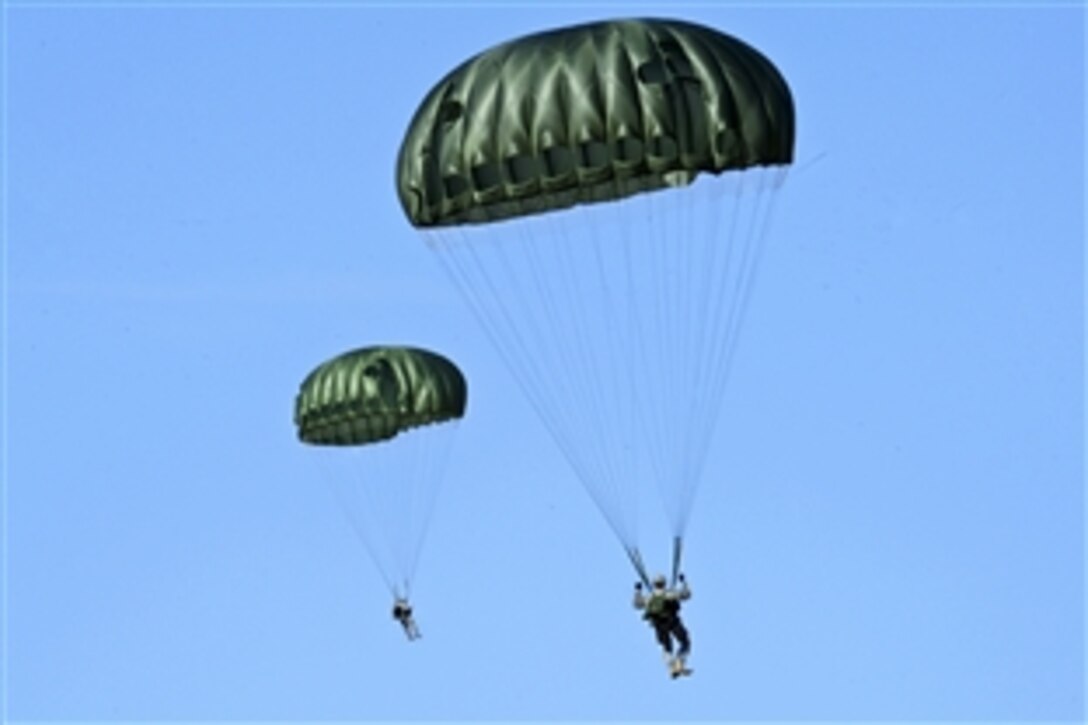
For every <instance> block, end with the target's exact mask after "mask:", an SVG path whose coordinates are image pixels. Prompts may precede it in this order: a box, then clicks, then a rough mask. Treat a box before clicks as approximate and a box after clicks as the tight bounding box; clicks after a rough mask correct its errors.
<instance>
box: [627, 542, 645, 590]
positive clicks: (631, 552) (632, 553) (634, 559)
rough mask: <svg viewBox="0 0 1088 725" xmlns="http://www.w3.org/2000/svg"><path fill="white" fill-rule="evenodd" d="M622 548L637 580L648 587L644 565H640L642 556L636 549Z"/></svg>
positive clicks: (630, 547)
mask: <svg viewBox="0 0 1088 725" xmlns="http://www.w3.org/2000/svg"><path fill="white" fill-rule="evenodd" d="M623 548H624V551H626V552H627V558H628V559H630V560H631V564H632V565H633V566H634V567H635V572H636V573H637V574H638V578H639V579H640V580H641V581H642V583H643V584H644V585H646V586H647V587H649V586H650V576H649V575H648V574H647V573H646V565H645V564H643V563H642V554H640V553H639V551H638V547H632V546H625V547H623Z"/></svg>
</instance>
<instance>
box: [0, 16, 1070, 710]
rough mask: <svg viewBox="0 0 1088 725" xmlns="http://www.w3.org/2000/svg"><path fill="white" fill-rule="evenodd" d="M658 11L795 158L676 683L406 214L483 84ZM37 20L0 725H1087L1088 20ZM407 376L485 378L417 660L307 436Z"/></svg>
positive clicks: (13, 146) (694, 559) (705, 532)
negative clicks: (791, 723)
mask: <svg viewBox="0 0 1088 725" xmlns="http://www.w3.org/2000/svg"><path fill="white" fill-rule="evenodd" d="M642 15H657V16H674V17H680V18H684V19H689V20H693V21H697V22H701V23H705V24H708V25H711V26H714V27H716V28H719V29H721V30H724V31H726V32H728V33H731V34H734V35H736V36H738V37H740V38H742V39H744V40H746V41H747V42H749V43H751V44H752V45H754V46H755V47H757V48H759V49H760V50H761V51H762V52H764V53H765V54H766V55H767V56H769V57H770V58H771V59H772V60H773V61H774V62H775V64H776V65H777V66H778V67H779V68H780V69H781V70H782V72H783V74H784V75H785V77H786V78H787V79H788V81H789V83H790V85H791V88H792V91H793V95H794V99H795V102H796V106H797V117H798V124H799V125H798V131H799V135H798V141H797V154H796V155H797V163H796V165H795V169H794V171H793V173H792V174H791V176H790V178H789V179H788V181H787V182H786V185H785V187H784V188H783V189H782V191H781V193H780V194H779V198H778V203H777V208H776V210H775V215H774V221H773V226H772V228H771V232H770V237H769V240H768V246H767V250H766V255H765V257H764V259H763V263H762V266H761V268H760V273H759V277H758V281H757V285H756V288H755V293H754V297H753V298H752V301H751V306H750V309H749V310H748V316H747V319H746V322H745V326H744V329H743V336H742V340H741V344H740V347H739V350H738V353H737V357H736V360H735V365H734V368H733V373H732V377H731V379H730V382H729V387H728V390H727V392H726V395H725V399H724V406H723V411H724V412H723V416H722V418H721V421H720V424H719V426H718V429H717V432H716V435H715V437H714V439H713V445H712V447H711V451H710V455H709V459H708V462H707V467H706V475H705V480H704V481H703V484H702V487H701V488H700V490H699V494H698V498H697V500H696V502H695V505H694V508H693V512H692V519H691V525H690V528H689V531H688V534H689V536H688V547H689V548H688V556H687V560H686V570H687V572H688V575H689V578H690V579H691V582H692V586H693V588H694V591H695V596H694V598H693V599H692V600H691V602H690V604H689V605H687V606H686V607H685V610H684V611H685V614H686V618H687V622H688V624H689V627H690V629H691V631H692V636H693V640H694V651H693V656H692V666H693V667H694V668H695V670H696V672H695V675H694V676H693V677H691V678H687V679H685V680H682V681H678V682H673V681H670V680H669V679H668V678H667V677H666V676H665V672H664V670H663V668H662V665H661V661H660V656H659V653H658V651H657V648H656V645H655V644H654V641H653V636H652V632H651V631H650V629H649V628H648V627H647V626H646V625H645V624H644V623H643V622H641V621H640V620H639V619H638V617H637V616H636V615H635V613H634V612H633V611H632V610H631V609H630V605H629V596H630V589H631V584H632V582H633V574H632V571H631V569H630V567H629V565H628V564H627V562H626V560H625V558H624V556H623V552H622V549H621V548H620V547H619V546H618V545H617V542H616V538H615V537H614V535H613V534H612V532H611V531H610V529H609V528H608V526H607V524H606V523H605V522H604V520H603V518H602V517H601V515H600V513H599V512H598V511H597V509H596V508H595V507H594V505H593V503H592V502H591V500H590V498H589V496H587V495H586V493H585V491H584V489H583V488H582V487H581V485H580V484H579V482H578V480H577V478H576V477H575V476H574V475H573V473H572V471H571V468H570V467H569V465H568V464H567V463H566V461H565V459H564V458H563V457H562V456H561V455H560V453H559V450H558V448H557V447H556V446H555V444H554V442H553V441H552V439H551V438H550V437H549V435H548V432H547V430H546V429H545V428H544V426H543V425H542V424H541V423H540V422H539V420H538V418H537V417H536V415H535V413H534V411H533V409H532V407H531V406H530V405H529V404H528V403H527V401H526V399H525V397H524V395H523V394H522V391H521V389H520V388H519V387H518V385H517V384H516V382H515V381H514V378H513V377H511V375H510V374H509V372H508V370H507V369H506V368H505V367H504V365H503V363H502V361H501V359H500V358H499V356H498V355H497V354H496V351H495V350H494V348H493V347H492V346H491V345H490V343H489V341H488V339H487V337H486V336H485V335H484V333H483V332H482V331H481V329H480V328H479V326H478V325H477V322H476V320H475V318H473V317H472V315H471V314H470V313H469V311H468V310H467V308H466V307H465V305H464V304H463V302H462V300H461V298H460V297H459V296H458V294H457V292H456V288H455V287H454V286H452V285H451V283H450V282H449V280H448V279H447V278H446V276H445V275H444V274H443V272H442V269H441V267H440V265H439V264H438V262H437V261H436V259H435V258H434V257H433V256H432V255H431V253H430V252H428V250H427V248H426V247H425V245H424V244H423V243H422V242H421V240H420V238H419V235H418V234H417V233H416V232H415V231H413V229H412V228H411V227H410V226H409V225H408V223H407V222H406V220H405V218H404V216H403V214H402V212H401V209H400V206H399V203H398V201H397V198H396V194H395V189H394V184H393V178H394V160H395V156H396V153H397V149H398V146H399V144H400V140H401V137H402V134H403V132H404V128H405V126H406V124H407V122H408V120H409V119H410V117H411V114H412V112H413V111H414V109H415V107H416V104H417V103H418V102H419V101H420V99H421V98H422V96H423V94H424V93H425V92H426V91H427V90H428V89H429V88H430V87H431V85H432V84H433V83H434V82H435V81H437V80H438V78H439V77H441V76H442V75H443V74H444V73H445V72H446V71H447V70H448V69H450V68H452V67H453V66H454V65H455V64H457V63H459V62H460V61H461V60H463V59H465V58H466V57H468V56H469V55H472V54H474V53H476V52H478V51H480V50H483V49H485V48H487V47H489V46H491V45H493V44H495V43H497V42H500V41H503V40H506V39H509V38H512V37H514V36H518V35H522V34H525V33H528V32H532V31H535V30H541V29H545V28H551V27H556V26H561V25H567V24H571V23H576V22H579V21H586V20H592V19H602V18H608V17H625V16H642ZM3 19H4V34H5V35H4V58H5V67H4V91H5V98H4V100H5V103H4V112H5V138H4V142H5V143H4V149H3V160H4V167H5V181H6V184H5V187H4V193H5V201H6V206H5V211H6V214H5V217H4V224H5V239H4V241H5V247H4V251H5V255H6V257H5V268H4V270H5V271H4V273H5V286H4V300H5V306H4V310H5V315H6V316H5V325H6V327H5V333H6V335H5V339H4V343H5V345H4V362H5V371H6V388H5V390H4V391H3V392H4V412H5V423H6V425H5V429H4V432H5V435H6V439H5V447H4V449H3V453H4V461H3V466H4V469H3V472H4V481H3V483H4V489H3V491H4V557H5V558H4V562H5V581H4V584H5V586H4V592H3V594H4V598H3V614H4V625H5V626H4V629H3V633H4V641H3V654H4V664H5V669H4V678H3V682H2V683H0V689H3V704H4V707H5V713H6V716H7V717H8V718H10V719H12V720H16V721H18V720H23V721H29V720H60V721H63V720H121V719H126V720H168V719H171V720H177V719H182V720H197V719H205V720H207V719H214V720H263V719H267V720H271V719H278V720H317V719H344V720H365V719H387V720H388V719H419V720H437V719H468V720H479V719H537V720H558V719H613V720H638V719H683V720H692V719H699V720H712V721H736V720H755V719H759V720H835V721H843V720H853V721H858V720H876V719H885V720H886V719H898V720H953V719H961V720H962V719H968V720H978V721H992V720H996V719H1004V720H1017V721H1027V720H1070V721H1072V720H1077V721H1080V720H1082V719H1083V716H1084V712H1085V695H1084V683H1085V659H1084V658H1085V628H1084V609H1085V601H1084V573H1085V570H1084V564H1085V559H1084V553H1085V546H1084V542H1085V539H1084V515H1085V498H1084V460H1085V459H1084V382H1085V373H1084V332H1085V327H1084V296H1083V293H1084V288H1083V276H1084V270H1085V265H1084V256H1083V255H1084V242H1085V226H1084V197H1085V183H1084V171H1085V142H1084V129H1085V124H1084V112H1085V96H1084V89H1085V56H1084V33H1085V13H1084V10H1083V8H1082V7H1079V6H1075V5H1073V4H1069V5H1066V6H1065V7H1057V6H1046V5H1045V4H1043V3H1040V4H1039V5H1031V6H1030V7H1020V8H1014V7H998V6H973V7H955V8H954V7H948V6H941V5H936V4H930V5H928V6H926V7H913V8H911V7H902V6H900V7H898V8H891V7H881V6H878V5H872V6H858V7H846V6H837V5H834V4H831V5H828V4H822V5H820V6H818V7H808V8H805V7H797V6H780V7H772V8H755V7H742V6H729V5H723V4H713V3H702V4H698V5H694V4H693V5H688V6H685V5H683V4H680V3H677V4H671V5H665V4H662V5H659V6H654V5H637V6H635V5H623V4H615V5H612V6H608V5H596V6H594V5H589V4H586V5H584V6H582V5H577V4H566V5H560V4H554V5H551V6H531V5H516V6H515V5H481V4H476V5H472V6H469V5H452V4H451V5H448V6H447V5H443V4H440V3H434V4H430V5H428V6H426V7H424V6H420V5H415V6H413V5H412V4H411V3H405V5H404V6H403V7H391V6H367V5H365V4H362V3H351V2H340V3H332V4H329V3H327V4H323V5H320V6H305V5H304V4H301V3H293V4H289V5H281V6H278V7H277V6H272V5H269V4H267V3H258V2H254V3H246V2H232V3H214V2H212V3H192V4H191V5H186V4H185V3H180V2H177V3H168V4H162V3H154V2H149V3H146V4H142V3H109V4H105V3H103V4H97V3H92V2H86V3H77V2H69V3H52V4H51V3H30V2H20V3H10V2H9V3H7V5H6V8H5V10H4V16H3ZM388 341H403V342H406V343H413V344H420V345H424V346H426V347H431V348H433V349H435V350H439V351H442V352H443V353H444V354H447V355H448V356H449V357H451V358H452V359H454V360H456V361H457V363H458V364H459V365H460V366H461V368H462V369H463V370H464V371H465V373H466V375H467V377H468V379H469V386H470V400H469V409H468V413H467V415H466V417H465V419H464V422H463V424H462V425H461V427H460V430H459V431H458V433H457V437H456V440H455V442H454V445H453V449H452V452H451V456H450V459H449V463H448V466H447V467H446V477H445V480H444V483H443V486H442V489H441V492H440V496H439V500H438V504H437V507H436V509H435V515H434V519H433V522H432V525H431V527H430V530H429V532H428V534H427V539H426V542H425V546H424V550H423V555H422V559H421V562H420V568H419V572H418V578H417V584H416V589H415V602H416V605H417V612H418V614H419V620H420V625H421V627H422V629H423V632H424V639H423V640H421V641H420V642H417V643H413V644H408V643H407V642H405V640H404V637H403V635H402V633H401V632H400V631H399V629H397V628H396V626H395V624H394V623H393V622H392V621H391V620H390V618H389V615H388V609H389V605H390V599H389V595H388V592H387V591H386V589H385V587H384V585H383V583H382V580H381V577H380V576H379V575H378V573H377V571H376V569H375V567H374V566H373V564H372V562H371V560H370V559H369V558H368V556H367V553H366V550H365V548H364V547H363V546H361V545H360V543H359V541H358V540H357V539H356V538H355V537H354V535H353V533H352V530H351V528H350V527H349V526H348V525H347V523H346V521H345V517H344V516H343V514H342V512H341V510H340V509H339V508H338V507H337V504H336V501H335V499H334V497H333V496H332V495H331V493H330V491H329V488H328V487H327V486H326V485H324V483H323V482H322V480H321V472H320V470H319V468H318V467H316V466H315V465H314V464H313V461H312V460H311V458H310V456H308V455H307V454H308V453H309V451H307V450H304V448H303V446H300V445H299V444H298V442H297V441H296V439H295V431H294V426H293V424H292V420H291V412H292V404H293V398H294V395H295V392H296V391H297V388H298V384H299V382H300V381H301V380H302V378H303V376H304V375H305V374H306V373H307V372H309V370H310V369H311V368H312V367H313V366H314V365H316V364H317V363H318V362H320V361H321V360H323V359H325V358H326V357H329V356H331V355H333V354H336V353H337V352H340V351H342V350H346V349H349V348H352V347H356V346H359V345H366V344H372V343H375V342H388ZM661 530H662V531H664V529H663V527H662V529H661ZM645 533H646V541H647V544H646V548H647V552H648V555H649V556H650V558H651V560H652V561H653V566H655V567H663V566H664V562H665V558H666V555H667V548H666V537H665V536H664V535H663V534H662V535H660V536H657V538H656V539H655V538H654V537H655V535H657V534H660V532H656V533H655V530H654V529H652V528H651V529H649V530H648V531H647V532H645Z"/></svg>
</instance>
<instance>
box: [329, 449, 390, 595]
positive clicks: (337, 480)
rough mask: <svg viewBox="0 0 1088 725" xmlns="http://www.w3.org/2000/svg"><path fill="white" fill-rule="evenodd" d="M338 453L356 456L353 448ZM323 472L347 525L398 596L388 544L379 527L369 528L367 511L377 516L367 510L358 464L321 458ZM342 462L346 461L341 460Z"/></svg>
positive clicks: (386, 584) (342, 457)
mask: <svg viewBox="0 0 1088 725" xmlns="http://www.w3.org/2000/svg"><path fill="white" fill-rule="evenodd" d="M335 453H337V454H341V453H342V454H343V456H341V459H344V458H355V456H354V455H352V454H353V453H354V452H353V451H347V450H345V451H335ZM321 460H322V462H323V465H322V472H323V473H324V476H323V478H324V479H325V482H326V484H327V485H328V486H329V489H330V490H331V491H332V494H333V496H334V497H335V498H336V500H337V503H339V505H340V508H341V510H343V511H344V513H345V514H346V518H347V520H348V524H349V525H350V526H351V528H352V530H353V531H354V532H355V535H356V537H357V538H358V539H359V541H361V542H363V547H364V548H365V549H366V551H367V553H368V554H369V555H370V559H371V561H373V562H374V568H376V569H377V570H378V573H379V574H380V575H381V577H382V581H384V582H385V588H386V589H388V590H389V592H390V593H391V594H393V595H394V596H396V591H397V585H396V582H395V575H394V574H393V573H392V569H391V565H390V563H389V562H390V561H391V557H390V556H389V551H388V547H387V546H383V542H382V541H380V540H379V537H377V535H376V533H377V532H376V530H374V529H372V528H371V527H370V522H369V521H367V520H366V519H367V513H368V511H369V512H370V515H371V516H374V512H373V511H372V510H370V509H368V507H367V505H366V503H364V502H363V500H362V499H363V498H364V496H363V483H364V482H363V481H362V480H360V479H361V473H360V470H359V468H358V467H356V466H354V465H351V464H354V463H355V461H348V465H347V466H345V465H336V466H334V465H331V464H330V462H329V460H328V459H327V458H324V457H322V459H321ZM340 463H341V464H342V463H343V460H341V461H340ZM347 468H350V469H351V470H350V472H348V475H347V478H345V473H346V469H347Z"/></svg>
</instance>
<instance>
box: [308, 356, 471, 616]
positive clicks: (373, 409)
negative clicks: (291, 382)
mask: <svg viewBox="0 0 1088 725" xmlns="http://www.w3.org/2000/svg"><path fill="white" fill-rule="evenodd" d="M466 391H467V388H466V385H465V378H464V376H463V375H462V374H461V371H460V370H458V369H457V366H456V365H454V364H453V363H452V362H450V361H449V360H447V359H446V358H444V357H442V356H441V355H438V354H437V353H433V352H429V351H427V350H421V349H419V348H415V347H399V346H398V347H391V346H382V347H364V348H360V349H357V350H352V351H351V352H347V353H344V354H342V355H338V356H336V357H334V358H332V359H331V360H328V361H327V362H324V363H322V364H321V365H319V366H318V367H317V368H316V369H314V370H313V372H311V373H310V374H309V375H308V376H306V379H305V380H304V381H303V382H302V385H301V386H300V389H299V392H298V395H297V397H296V398H295V415H294V419H295V424H296V425H297V426H298V437H299V440H300V441H302V442H303V443H306V444H310V445H308V446H306V447H307V448H308V449H309V450H310V451H311V456H312V457H313V458H315V459H316V460H317V462H318V463H319V464H320V468H321V470H322V471H323V472H324V473H325V474H326V478H327V480H328V482H329V484H330V486H331V488H332V491H333V493H334V494H335V495H336V498H337V499H338V501H339V503H340V505H341V506H342V508H343V510H344V513H345V514H346V515H347V518H348V521H349V522H350V523H351V525H352V528H354V530H355V533H356V534H357V535H358V536H359V539H360V540H361V541H362V542H363V543H364V544H365V546H366V548H367V550H368V551H369V552H370V555H371V557H372V558H373V559H374V563H375V565H376V566H377V567H378V570H379V571H380V572H381V574H382V577H383V578H384V580H385V583H386V586H387V587H388V588H389V591H390V592H391V593H392V594H393V596H395V597H401V596H408V595H409V594H410V593H411V588H412V581H413V579H414V577H415V571H416V564H417V562H418V559H419V555H420V551H421V548H422V545H423V540H424V537H425V535H426V531H427V528H428V524H429V521H430V516H431V511H432V509H433V507H434V503H435V500H436V498H437V495H438V490H439V488H440V484H441V479H442V473H443V469H444V466H445V461H446V459H447V456H448V454H449V450H450V447H451V445H452V442H453V435H454V433H455V432H456V429H457V423H458V421H459V420H460V419H461V418H462V416H463V415H464V413H465V403H466V398H467V392H466Z"/></svg>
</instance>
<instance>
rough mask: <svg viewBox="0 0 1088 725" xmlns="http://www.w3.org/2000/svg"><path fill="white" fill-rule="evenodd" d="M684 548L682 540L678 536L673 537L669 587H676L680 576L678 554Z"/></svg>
mask: <svg viewBox="0 0 1088 725" xmlns="http://www.w3.org/2000/svg"><path fill="white" fill-rule="evenodd" d="M683 546H684V540H683V539H682V538H680V537H679V536H674V537H673V539H672V584H670V585H669V586H670V587H675V586H676V580H677V578H678V577H679V576H680V554H681V550H682V549H683Z"/></svg>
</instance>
